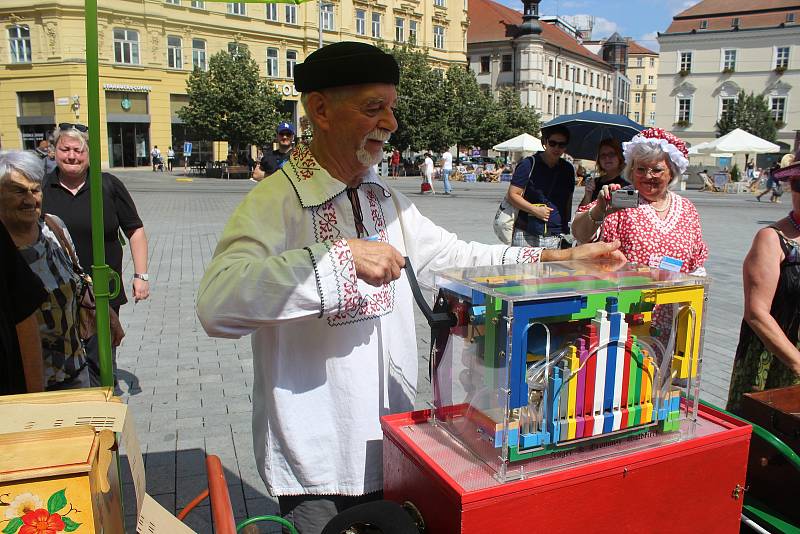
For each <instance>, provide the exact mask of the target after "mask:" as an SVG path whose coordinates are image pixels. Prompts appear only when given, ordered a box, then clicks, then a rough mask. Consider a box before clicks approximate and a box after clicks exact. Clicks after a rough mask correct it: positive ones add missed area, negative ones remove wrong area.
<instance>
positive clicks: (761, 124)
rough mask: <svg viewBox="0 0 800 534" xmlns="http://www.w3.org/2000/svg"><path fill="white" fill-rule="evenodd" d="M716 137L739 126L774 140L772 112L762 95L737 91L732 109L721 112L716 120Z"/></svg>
mask: <svg viewBox="0 0 800 534" xmlns="http://www.w3.org/2000/svg"><path fill="white" fill-rule="evenodd" d="M716 127H717V137H722V136H723V135H725V134H726V133H728V132H730V131H732V130H735V129H736V128H741V129H742V130H744V131H746V132H749V133H751V134H753V135H756V136H758V137H760V138H762V139H766V140H767V141H770V142H773V143H774V142H775V139H776V137H777V132H778V130H777V127H776V125H775V120H774V119H773V118H772V112H771V111H770V109H769V105H768V104H767V99H766V98H764V96H763V95H755V94H753V93H750V94H749V95H748V94H746V93H745V92H744V91H742V92H740V93H739V96H738V97H737V98H736V103H735V104H734V106H733V110H732V111H730V112H728V113H725V114H723V115H722V116H721V117H720V119H719V120H718V121H717V124H716Z"/></svg>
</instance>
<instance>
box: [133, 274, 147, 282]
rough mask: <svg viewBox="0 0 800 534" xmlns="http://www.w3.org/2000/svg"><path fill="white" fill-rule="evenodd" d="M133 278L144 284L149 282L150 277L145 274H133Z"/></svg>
mask: <svg viewBox="0 0 800 534" xmlns="http://www.w3.org/2000/svg"><path fill="white" fill-rule="evenodd" d="M133 277H134V278H138V279H139V280H142V281H144V282H147V281H148V280H150V275H149V274H147V273H133Z"/></svg>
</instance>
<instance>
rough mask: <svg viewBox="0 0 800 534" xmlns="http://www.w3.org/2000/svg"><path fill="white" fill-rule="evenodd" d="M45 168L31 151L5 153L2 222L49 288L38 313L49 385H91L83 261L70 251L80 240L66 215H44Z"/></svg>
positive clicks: (0, 156) (0, 175)
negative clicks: (81, 313) (80, 320)
mask: <svg viewBox="0 0 800 534" xmlns="http://www.w3.org/2000/svg"><path fill="white" fill-rule="evenodd" d="M43 173H44V169H43V168H42V162H41V161H40V160H39V158H38V157H36V156H35V155H34V154H32V153H31V152H22V151H8V152H0V221H2V223H3V225H5V227H6V229H7V230H8V233H9V235H10V236H11V239H12V240H13V241H14V245H15V246H16V247H17V249H18V250H19V253H20V255H21V256H22V257H23V258H24V259H25V261H26V263H27V264H28V266H29V267H30V268H31V270H32V271H33V272H34V274H35V275H36V276H37V277H38V278H39V279H40V280H41V282H42V285H43V286H44V289H45V291H46V292H47V298H46V299H44V301H43V302H42V303H41V304H40V305H39V308H38V309H37V310H36V313H35V315H36V322H37V324H38V327H39V336H40V338H41V343H42V357H43V360H44V369H43V371H44V377H43V378H44V385H45V387H46V389H49V390H55V389H72V388H79V387H89V372H88V368H87V367H86V354H85V352H84V348H83V344H82V343H81V339H80V334H79V331H78V324H77V317H78V295H79V289H80V283H81V282H80V278H79V276H78V274H77V273H76V267H78V268H79V266H75V265H73V262H72V259H71V256H70V252H69V250H67V247H73V246H74V245H73V243H72V239H71V238H70V235H69V231H68V230H67V229H66V228H65V226H64V223H63V222H62V221H61V219H59V218H58V217H53V216H47V218H46V220H45V219H44V218H42V175H43ZM3 261H6V258H3ZM35 289H36V288H33V287H32V288H31V291H33V290H35Z"/></svg>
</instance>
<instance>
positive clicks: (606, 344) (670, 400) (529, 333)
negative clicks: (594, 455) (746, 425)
mask: <svg viewBox="0 0 800 534" xmlns="http://www.w3.org/2000/svg"><path fill="white" fill-rule="evenodd" d="M706 284H707V281H706V280H705V279H702V278H697V277H691V276H689V275H685V274H681V273H673V272H667V271H660V270H657V269H650V268H644V267H640V266H633V265H627V266H625V267H624V268H622V269H619V270H609V269H604V266H603V265H600V266H597V265H595V266H593V265H592V264H582V263H575V262H565V263H561V264H539V265H529V266H507V267H501V268H498V267H493V268H478V269H467V270H454V271H447V272H445V273H440V274H438V275H437V278H436V285H437V289H438V298H437V303H438V304H437V308H438V310H439V311H448V312H450V313H451V314H452V315H453V317H454V321H455V323H456V324H455V326H453V327H451V328H450V329H449V332H447V334H448V335H441V333H438V334H436V335H434V350H433V351H432V357H433V360H432V379H433V386H434V403H435V408H436V409H435V411H434V414H435V416H434V417H435V419H437V420H438V423H440V424H441V425H442V427H443V428H444V429H445V430H447V431H448V432H450V433H451V434H452V435H453V436H454V437H456V438H457V439H458V440H459V441H461V442H462V443H463V444H464V445H466V446H467V447H468V448H470V449H472V450H473V452H475V453H477V454H479V455H480V456H483V457H485V458H486V459H487V463H490V464H492V463H495V460H494V459H495V458H498V457H499V458H501V459H503V463H513V462H522V461H526V460H534V459H537V458H542V457H546V456H547V455H550V454H552V453H554V452H563V453H565V455H566V453H568V452H569V451H572V450H575V449H579V448H580V449H585V448H586V447H587V446H597V445H599V444H601V443H611V442H620V440H623V441H625V440H627V442H630V443H631V444H632V445H631V446H641V443H642V438H648V437H650V438H652V437H653V436H661V437H662V439H663V438H664V437H670V436H671V438H670V439H676V440H679V439H681V438H682V437H687V436H690V435H691V433H692V432H693V426H692V421H693V419H694V417H696V405H695V406H694V407H693V402H687V400H686V399H692V397H693V395H694V394H695V393H696V391H698V388H699V373H698V369H699V361H700V358H699V348H700V342H701V335H702V318H703V306H704V303H705V294H706V289H707V288H706ZM682 398H683V399H684V400H683V401H682ZM645 441H646V440H645ZM625 447H626V445H625V443H624V442H623V443H622V444H621V445H618V446H617V447H616V449H614V450H618V449H619V450H622V449H625Z"/></svg>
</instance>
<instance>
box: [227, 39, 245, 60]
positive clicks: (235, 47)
mask: <svg viewBox="0 0 800 534" xmlns="http://www.w3.org/2000/svg"><path fill="white" fill-rule="evenodd" d="M244 50H247V45H246V44H242V43H240V42H238V41H233V42H230V43H228V53H229V54H230V55H232V56H233V57H236V56H238V55H239V52H242V51H244Z"/></svg>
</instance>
